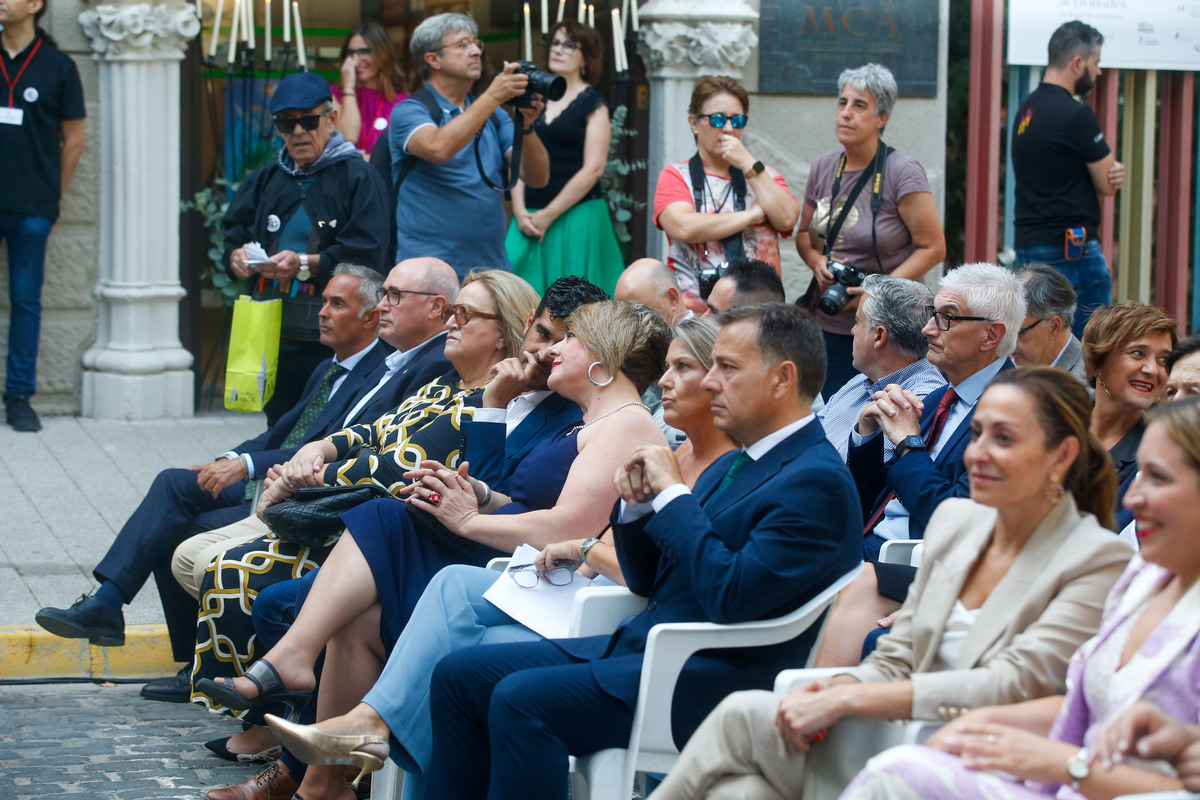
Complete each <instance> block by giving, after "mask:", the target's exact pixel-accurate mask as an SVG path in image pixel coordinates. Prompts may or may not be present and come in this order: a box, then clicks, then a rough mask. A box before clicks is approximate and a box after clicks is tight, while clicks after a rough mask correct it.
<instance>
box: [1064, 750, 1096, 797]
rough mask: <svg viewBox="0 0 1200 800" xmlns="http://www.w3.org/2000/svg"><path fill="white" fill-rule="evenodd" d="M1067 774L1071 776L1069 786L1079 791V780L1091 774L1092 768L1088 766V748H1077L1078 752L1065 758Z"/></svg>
mask: <svg viewBox="0 0 1200 800" xmlns="http://www.w3.org/2000/svg"><path fill="white" fill-rule="evenodd" d="M1067 774H1068V775H1070V776H1071V788H1072V789H1074V790H1075V791H1077V792H1078V791H1079V783H1080V781H1082V780H1084V779H1086V778H1087V776H1088V775H1091V774H1092V768H1091V767H1090V766H1088V749H1087V748H1086V747H1081V748H1079V752H1078V753H1076V754H1075V755H1073V756H1071V757H1070V758H1069V759H1067Z"/></svg>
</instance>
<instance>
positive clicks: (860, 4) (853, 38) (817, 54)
mask: <svg viewBox="0 0 1200 800" xmlns="http://www.w3.org/2000/svg"><path fill="white" fill-rule="evenodd" d="M1187 1H1188V2H1194V1H1198V0H1187ZM938 6H939V3H936V2H930V0H762V3H761V6H760V8H759V24H758V36H759V51H758V53H759V54H758V89H759V91H760V92H780V93H786V94H828V95H837V79H838V75H840V74H841V73H842V70H844V69H847V68H848V67H858V66H862V65H863V64H866V63H868V62H871V61H874V62H877V63H879V64H883V65H884V66H885V67H887V68H888V69H890V70H891V71H892V74H893V75H895V76H896V83H897V84H899V87H900V94H901V95H904V96H917V97H934V96H936V95H937V66H938V63H937V59H938Z"/></svg>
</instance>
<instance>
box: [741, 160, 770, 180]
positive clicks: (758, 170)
mask: <svg viewBox="0 0 1200 800" xmlns="http://www.w3.org/2000/svg"><path fill="white" fill-rule="evenodd" d="M766 169H767V168H766V167H764V166H763V163H762V162H761V161H755V162H754V166H753V167H751V168H750V169H748V170H746V172H745V175H746V179H747V180H749V179H750V178H757V177H758V176H759V175H762V174H763V172H765V171H766Z"/></svg>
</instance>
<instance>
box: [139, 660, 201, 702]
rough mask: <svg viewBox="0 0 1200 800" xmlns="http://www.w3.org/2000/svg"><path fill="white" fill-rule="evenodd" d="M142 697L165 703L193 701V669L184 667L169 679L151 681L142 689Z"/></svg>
mask: <svg viewBox="0 0 1200 800" xmlns="http://www.w3.org/2000/svg"><path fill="white" fill-rule="evenodd" d="M141 695H142V697H144V698H146V699H147V700H158V701H160V702H163V703H187V702H189V701H190V700H191V699H192V668H191V667H190V666H189V667H183V668H182V669H180V670H179V672H176V673H175V674H174V675H172V676H171V677H169V678H160V679H159V680H156V681H149V682H147V683H146V685H145V686H143V687H142V692H141Z"/></svg>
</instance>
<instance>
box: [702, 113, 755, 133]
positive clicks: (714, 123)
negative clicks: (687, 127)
mask: <svg viewBox="0 0 1200 800" xmlns="http://www.w3.org/2000/svg"><path fill="white" fill-rule="evenodd" d="M696 116H697V117H698V118H699V119H704V118H706V117H707V118H708V124H709V126H710V127H713V128H724V127H725V122H726V120H728V121H729V124H730V125H732V126H733V127H734V130H741V129H742V128H744V127H746V121H747V120H749V119H750V117H748V116H746V115H745V114H732V115H731V114H697V115H696Z"/></svg>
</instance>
